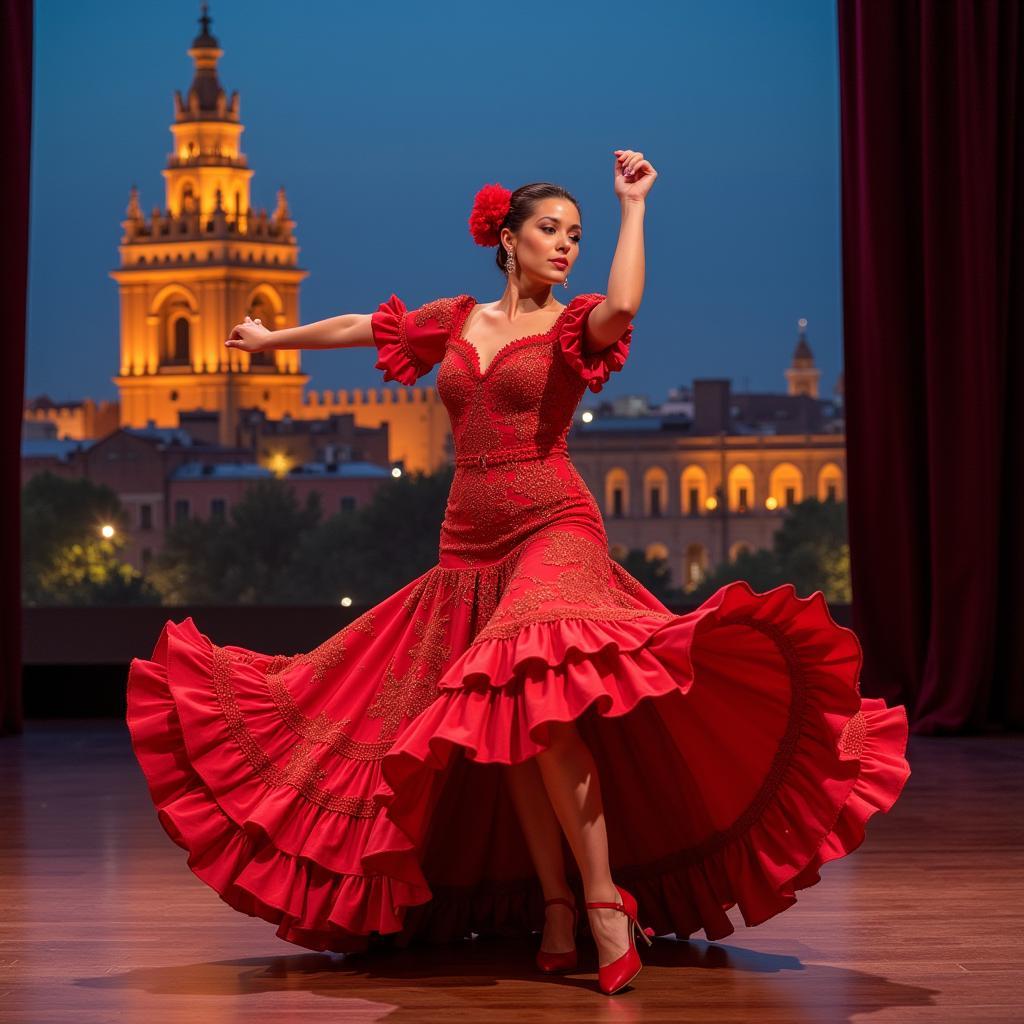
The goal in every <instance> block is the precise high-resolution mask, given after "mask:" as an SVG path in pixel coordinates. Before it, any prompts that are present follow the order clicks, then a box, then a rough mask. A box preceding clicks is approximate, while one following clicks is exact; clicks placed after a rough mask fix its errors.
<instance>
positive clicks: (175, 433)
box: [124, 427, 195, 447]
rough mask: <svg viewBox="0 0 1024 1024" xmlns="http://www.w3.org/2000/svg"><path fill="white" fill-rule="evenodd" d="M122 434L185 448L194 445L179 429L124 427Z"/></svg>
mask: <svg viewBox="0 0 1024 1024" xmlns="http://www.w3.org/2000/svg"><path fill="white" fill-rule="evenodd" d="M124 432H125V433H126V434H134V436H135V437H144V438H148V439H149V440H151V441H161V442H163V443H164V444H180V445H184V446H187V447H191V446H192V445H194V444H195V442H194V441H193V440H192V437H191V435H189V434H188V433H187V432H186V431H184V430H182V429H181V427H125V428H124Z"/></svg>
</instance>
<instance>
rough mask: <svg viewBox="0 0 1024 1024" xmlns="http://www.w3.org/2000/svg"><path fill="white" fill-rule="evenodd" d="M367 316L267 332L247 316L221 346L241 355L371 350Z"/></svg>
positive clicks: (355, 315) (354, 315) (334, 318)
mask: <svg viewBox="0 0 1024 1024" xmlns="http://www.w3.org/2000/svg"><path fill="white" fill-rule="evenodd" d="M370 316H371V314H370V313H342V314H341V316H329V317H328V318H327V319H326V320H316V321H314V322H313V323H311V324H302V325H300V326H299V327H282V328H281V330H279V331H271V330H269V329H268V328H266V327H265V326H264V325H263V324H262V323H261V322H260V321H259V320H253V319H251V318H250V317H248V316H247V317H246V318H245V319H244V320H243V321H242V322H241V323H240V324H235V326H234V327H232V328H231V334H230V335H229V336H228V339H227V341H225V342H224V344H225V346H226V347H227V348H240V349H242V350H243V351H245V352H268V351H270V350H272V349H277V348H282V349H283V348H307V349H316V348H357V347H359V346H360V345H362V346H372V345H373V344H374V341H373V330H372V329H371V326H370Z"/></svg>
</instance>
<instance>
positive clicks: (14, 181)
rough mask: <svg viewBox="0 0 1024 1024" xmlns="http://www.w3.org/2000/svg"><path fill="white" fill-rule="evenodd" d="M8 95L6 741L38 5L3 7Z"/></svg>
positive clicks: (13, 654)
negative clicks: (34, 21)
mask: <svg viewBox="0 0 1024 1024" xmlns="http://www.w3.org/2000/svg"><path fill="white" fill-rule="evenodd" d="M3 10H4V33H3V60H2V63H3V68H2V71H0V75H2V76H3V78H2V80H3V89H2V90H0V91H2V93H3V95H4V96H5V97H7V98H8V105H7V111H8V112H7V118H6V123H5V125H4V143H5V144H4V146H3V147H0V148H2V152H3V155H2V156H0V168H2V170H0V187H2V193H0V194H2V195H3V196H4V199H5V200H6V202H5V206H6V209H7V211H8V212H7V215H6V216H5V220H6V221H7V224H6V230H5V232H4V244H3V245H2V246H0V261H2V262H0V274H2V275H3V276H2V278H0V280H3V282H4V285H5V288H6V291H7V294H6V298H7V303H6V307H7V308H6V316H5V324H4V327H5V330H4V344H3V345H0V389H2V395H3V398H2V400H0V417H2V419H0V423H2V426H0V432H2V435H3V436H2V444H0V474H2V477H3V482H2V484H0V487H2V493H4V494H6V495H7V498H6V500H5V501H4V505H5V511H6V513H7V524H8V525H7V527H6V529H4V530H2V531H0V563H2V564H3V566H4V572H3V573H0V593H2V595H3V596H2V598H0V736H3V735H8V734H11V733H20V732H21V731H22V727H23V726H22V699H21V515H20V510H21V418H22V413H23V410H24V405H25V323H26V317H27V311H26V303H27V293H28V213H29V161H30V155H31V138H32V3H31V0H3Z"/></svg>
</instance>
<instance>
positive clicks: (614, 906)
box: [587, 902, 628, 916]
mask: <svg viewBox="0 0 1024 1024" xmlns="http://www.w3.org/2000/svg"><path fill="white" fill-rule="evenodd" d="M591 907H610V908H611V909H612V910H621V911H622V912H623V913H624V914H626V915H627V916H628V912H627V910H626V905H625V904H624V903H621V902H619V903H602V902H597V903H587V909H588V910H589V909H590V908H591Z"/></svg>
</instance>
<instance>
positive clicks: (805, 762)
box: [127, 564, 910, 952]
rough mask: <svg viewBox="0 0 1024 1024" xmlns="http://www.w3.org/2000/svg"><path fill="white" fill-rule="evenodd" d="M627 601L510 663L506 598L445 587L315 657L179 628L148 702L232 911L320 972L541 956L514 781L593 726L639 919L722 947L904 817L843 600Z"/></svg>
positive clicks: (357, 628)
mask: <svg viewBox="0 0 1024 1024" xmlns="http://www.w3.org/2000/svg"><path fill="white" fill-rule="evenodd" d="M615 580H616V581H617V582H616V584H615V585H616V586H618V587H621V589H622V593H623V594H626V593H627V592H628V595H629V599H628V601H625V600H624V601H623V603H622V604H623V608H624V609H628V607H629V606H630V605H632V606H633V611H634V612H635V614H632V615H627V614H622V615H618V616H616V617H611V618H605V619H600V618H588V617H560V618H552V619H550V620H548V621H532V622H529V623H528V624H526V625H524V626H523V627H522V628H520V629H518V630H516V631H504V632H502V631H498V632H497V633H494V634H492V635H488V634H487V632H483V633H482V632H481V629H482V627H483V626H484V625H485V624H486V623H487V622H488V621H489V620H490V619H492V618H493V617H494V610H495V608H496V607H497V606H498V605H499V603H500V600H501V596H502V589H503V587H504V586H505V581H504V580H503V578H502V576H501V574H500V573H498V572H488V571H487V570H486V568H485V569H479V570H476V569H472V570H471V569H446V568H443V567H442V566H440V565H438V566H435V567H434V568H433V569H431V570H429V571H428V572H427V573H425V574H424V575H423V576H421V577H419V578H418V579H416V580H413V581H412V582H410V583H409V584H408V585H407V586H406V587H404V588H402V590H400V591H398V592H396V593H395V594H393V595H391V596H390V597H389V598H387V599H386V600H384V601H383V602H381V603H380V604H378V605H376V606H374V607H373V608H372V609H370V610H369V611H367V612H365V613H364V614H363V615H361V616H360V617H359V618H358V619H356V620H355V621H354V622H352V623H351V624H349V625H348V626H346V627H345V628H344V629H342V630H340V631H339V632H338V633H337V634H336V635H335V636H333V637H331V638H329V639H328V640H326V641H325V642H324V643H323V644H321V645H320V646H319V647H317V648H316V649H315V650H314V651H310V652H303V653H300V654H295V655H290V656H283V655H272V654H267V653H262V652H258V651H252V650H248V649H246V648H243V647H238V646H219V645H217V644H215V643H214V642H213V641H212V640H210V639H209V638H208V637H206V636H205V635H204V634H203V633H202V632H200V630H199V629H198V628H197V626H196V624H195V623H194V622H193V620H192V619H191V617H189V618H186V619H185V620H184V621H182V622H180V623H175V622H172V621H168V622H167V623H166V624H165V626H164V628H163V630H162V631H161V634H160V637H159V639H158V641H157V644H156V647H155V649H154V651H153V654H152V657H151V658H150V659H148V660H144V659H135V660H134V661H133V662H132V664H131V668H130V671H129V681H128V714H127V721H128V726H129V729H130V733H131V739H132V744H133V747H134V750H135V753H136V756H137V757H138V760H139V763H140V765H141V767H142V770H143V772H144V774H145V777H146V780H147V783H148V786H149V789H150V792H151V795H152V798H153V801H154V803H155V805H156V809H157V814H158V817H159V820H160V822H161V824H162V825H163V827H164V829H165V830H166V831H167V833H168V834H169V835H170V837H171V838H172V839H173V840H174V842H176V843H177V844H178V845H179V846H181V847H182V848H183V849H184V850H186V851H187V852H188V865H189V867H190V868H191V869H192V871H193V872H194V873H195V874H196V875H197V876H198V877H199V878H200V879H202V880H203V881H204V882H206V883H207V884H208V885H209V886H210V887H211V888H212V889H214V891H216V892H217V893H218V894H219V895H220V897H221V898H222V899H223V900H224V901H226V902H227V903H228V904H229V905H230V906H232V907H233V908H235V909H236V910H238V911H241V912H243V913H246V914H250V915H254V916H258V917H261V918H263V919H265V920H267V921H269V922H271V923H272V924H274V925H276V926H277V935H278V936H279V937H280V938H282V939H285V940H287V941H289V942H292V943H296V944H298V945H300V946H304V947H307V948H309V949H315V950H334V951H339V952H352V951H359V950H365V949H367V948H368V947H370V946H372V945H374V944H375V943H378V942H386V943H387V944H397V945H407V944H409V943H411V942H414V941H417V942H418V941H424V942H432V943H433V942H447V941H451V940H456V939H459V938H462V937H464V936H466V935H468V934H470V933H471V932H475V933H478V934H482V935H488V934H495V935H516V934H523V935H525V934H528V933H529V932H530V931H531V930H533V929H537V928H540V927H541V926H542V924H543V895H542V893H541V890H540V886H539V883H538V881H537V879H536V873H535V870H534V867H533V865H532V862H531V860H530V857H529V853H528V849H527V846H526V842H525V838H524V836H523V834H522V831H521V828H520V825H519V822H518V819H517V816H516V814H515V810H514V805H513V803H512V800H511V796H510V794H509V792H508V790H507V785H506V781H505V778H504V769H503V766H504V765H513V764H518V763H520V762H522V761H525V760H526V759H528V758H531V757H533V756H534V755H536V754H538V753H539V752H541V751H543V750H544V749H545V747H546V746H548V744H549V725H550V723H552V722H567V721H575V722H576V724H577V727H578V729H579V731H580V734H581V735H582V736H583V738H584V740H585V741H586V742H587V744H588V745H589V747H590V749H591V751H592V753H593V755H594V758H595V761H596V763H597V766H598V771H599V777H600V783H601V790H602V797H603V801H604V810H605V816H606V821H607V828H608V842H609V855H610V860H611V867H612V873H613V877H614V878H615V880H616V882H618V883H619V884H621V885H623V886H624V887H626V888H627V889H629V890H630V891H631V892H633V894H634V895H635V896H636V897H637V900H638V903H639V916H640V919H641V920H642V921H644V922H645V924H649V925H652V926H653V927H654V929H655V931H656V933H657V934H668V933H675V934H676V935H678V936H680V937H688V936H690V935H691V934H693V933H694V932H695V931H697V930H703V932H704V934H705V936H706V937H707V938H708V939H720V938H722V937H724V936H726V935H729V934H730V933H731V932H732V931H733V930H734V926H733V923H732V921H731V920H730V918H729V915H728V914H727V911H728V910H729V909H730V908H732V907H734V906H735V907H737V908H738V911H739V913H740V915H741V916H742V919H743V922H744V924H746V925H747V926H753V925H757V924H760V923H762V922H764V921H766V920H768V919H769V918H771V917H772V916H774V915H775V914H778V913H779V912H780V911H783V910H785V909H786V908H787V907H790V906H792V905H793V903H795V902H796V893H797V891H798V890H800V889H805V888H807V887H808V886H811V885H814V884H815V883H817V882H818V881H819V880H820V874H819V873H820V871H821V868H822V865H824V864H826V863H827V862H829V861H831V860H834V859H836V858H838V857H842V856H844V855H846V854H848V853H850V852H851V851H852V850H854V849H856V848H857V847H858V846H859V845H860V844H861V842H862V841H863V840H864V837H865V828H866V825H867V822H868V820H869V818H870V817H871V816H872V815H873V814H875V813H876V812H878V811H886V810H888V809H889V808H890V807H892V805H893V803H894V802H895V800H896V799H897V797H898V796H899V794H900V791H901V790H902V788H903V785H904V783H905V782H906V780H907V778H908V776H909V774H910V768H909V765H908V763H907V761H906V759H905V756H904V755H905V751H906V745H907V736H908V726H907V716H906V711H905V709H904V708H903V706H902V705H898V706H895V707H891V708H890V707H887V706H886V704H885V702H884V701H883V700H879V699H872V698H864V697H862V696H861V695H860V692H859V688H858V681H859V673H860V668H861V663H862V653H861V649H860V645H859V643H858V640H857V637H856V635H855V634H854V633H853V632H852V631H851V630H849V629H846V628H844V627H842V626H840V625H838V624H837V623H836V622H835V621H834V620H833V619H832V617H831V615H830V613H829V610H828V607H827V605H826V602H825V600H824V597H823V595H822V594H821V593H820V592H817V593H815V594H813V595H812V596H811V597H808V598H801V597H799V596H797V594H796V592H795V590H794V589H793V587H792V586H790V585H788V584H787V585H783V586H780V587H777V588H775V589H773V590H770V591H768V592H766V593H756V592H754V591H753V590H751V588H750V587H749V586H748V585H747V584H746V583H744V582H737V583H731V584H729V585H727V586H724V587H722V588H721V589H720V590H718V591H717V592H716V593H715V594H714V595H713V596H712V597H710V598H709V599H708V600H707V601H705V602H704V603H703V604H702V605H701V606H700V607H699V608H698V609H696V610H695V611H693V612H690V613H688V614H686V615H672V614H669V613H667V610H666V609H665V608H664V606H663V605H661V604H660V603H659V602H658V601H657V600H656V599H655V598H654V597H653V595H650V594H649V593H647V592H646V591H645V590H643V588H642V587H641V586H640V584H639V583H638V582H637V581H636V580H634V579H633V578H632V577H631V576H629V575H628V574H627V573H626V572H625V570H624V569H622V568H621V567H619V566H617V564H616V567H615ZM567 865H568V866H569V868H570V870H572V869H573V868H574V864H573V862H572V859H571V857H568V856H567ZM574 880H575V881H578V876H577V878H576V879H574V878H573V877H572V876H571V877H570V881H571V882H573V881H574Z"/></svg>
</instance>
